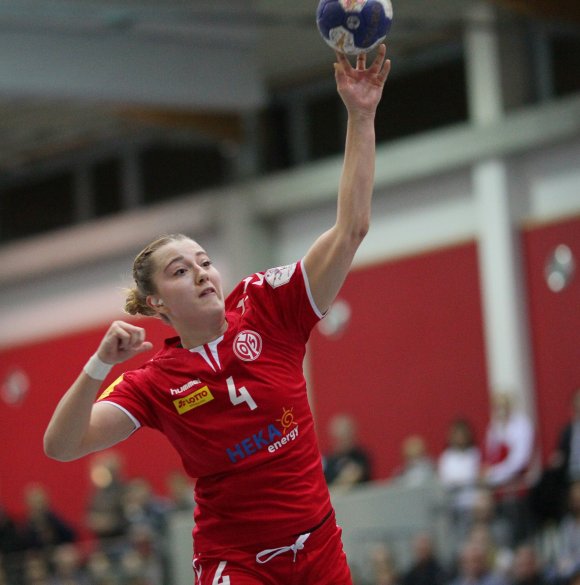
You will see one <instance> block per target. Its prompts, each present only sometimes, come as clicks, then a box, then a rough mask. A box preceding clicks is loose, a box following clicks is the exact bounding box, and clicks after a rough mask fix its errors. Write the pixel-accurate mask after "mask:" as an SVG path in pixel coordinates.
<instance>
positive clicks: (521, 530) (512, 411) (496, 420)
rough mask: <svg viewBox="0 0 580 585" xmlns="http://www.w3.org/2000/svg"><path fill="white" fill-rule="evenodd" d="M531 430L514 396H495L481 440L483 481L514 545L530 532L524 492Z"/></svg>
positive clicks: (530, 458) (528, 483) (527, 483)
mask: <svg viewBox="0 0 580 585" xmlns="http://www.w3.org/2000/svg"><path fill="white" fill-rule="evenodd" d="M533 458H534V429H533V425H532V422H531V420H530V418H529V417H528V415H527V414H525V413H524V412H523V411H521V410H518V409H517V408H515V405H514V397H513V396H512V395H511V394H508V393H497V394H496V395H495V396H494V398H493V404H492V414H491V419H490V421H489V424H488V427H487V433H486V438H485V452H484V467H483V473H482V476H483V479H484V481H485V482H486V483H487V485H488V486H489V487H491V488H492V489H493V490H494V494H495V496H496V499H497V501H498V511H499V513H500V514H502V515H504V516H506V517H507V518H508V519H509V521H510V522H511V523H512V526H513V528H514V538H515V541H516V543H519V542H521V541H522V540H524V539H525V538H527V537H528V536H529V535H530V533H531V525H530V523H531V516H530V510H529V504H528V499H527V498H528V491H529V488H530V486H531V485H532V483H534V482H533V480H532V479H531V478H530V473H531V472H532V470H533Z"/></svg>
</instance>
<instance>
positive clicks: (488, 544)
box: [465, 523, 513, 577]
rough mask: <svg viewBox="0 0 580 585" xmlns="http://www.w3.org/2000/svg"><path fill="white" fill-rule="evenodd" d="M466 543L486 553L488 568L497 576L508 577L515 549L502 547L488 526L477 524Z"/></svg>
mask: <svg viewBox="0 0 580 585" xmlns="http://www.w3.org/2000/svg"><path fill="white" fill-rule="evenodd" d="M465 542H469V543H472V544H476V545H478V546H480V547H481V548H482V549H483V551H485V558H486V563H487V566H488V568H489V569H490V570H491V571H492V572H493V573H494V574H496V575H500V576H502V577H507V575H508V573H509V570H510V568H511V564H512V561H513V549H511V548H509V547H506V546H502V545H501V544H500V543H499V542H498V541H497V540H496V538H495V536H494V534H493V532H492V531H491V528H490V526H489V525H487V524H483V523H480V524H475V525H474V526H473V527H472V528H471V530H470V532H469V534H468V535H467V539H466V540H465Z"/></svg>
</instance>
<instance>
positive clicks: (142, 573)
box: [121, 523, 164, 585]
mask: <svg viewBox="0 0 580 585" xmlns="http://www.w3.org/2000/svg"><path fill="white" fill-rule="evenodd" d="M129 544H130V546H129V547H128V548H127V550H126V551H125V553H124V554H123V556H122V558H121V569H122V573H123V576H124V581H125V582H126V583H131V584H134V585H137V584H138V585H159V584H160V583H163V582H164V569H163V563H162V562H161V558H160V556H159V554H158V549H159V542H158V535H157V534H156V533H155V531H154V530H153V528H152V527H151V526H149V525H147V524H143V523H141V524H135V525H133V526H131V528H130V530H129Z"/></svg>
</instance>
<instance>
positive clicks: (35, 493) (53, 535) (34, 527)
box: [21, 484, 76, 549]
mask: <svg viewBox="0 0 580 585" xmlns="http://www.w3.org/2000/svg"><path fill="white" fill-rule="evenodd" d="M24 500H25V504H26V515H25V518H24V522H23V525H22V535H21V536H22V545H23V548H25V549H50V548H52V547H55V546H58V545H59V544H65V543H68V542H74V540H75V538H76V534H75V532H74V530H73V529H72V528H71V527H70V526H69V525H68V524H67V523H66V522H65V521H64V520H63V519H62V518H60V516H58V514H56V512H54V511H53V510H52V509H51V506H50V501H49V497H48V494H47V492H46V490H45V489H44V488H43V487H42V486H41V485H40V484H31V485H29V486H28V487H27V488H26V490H25V492H24Z"/></svg>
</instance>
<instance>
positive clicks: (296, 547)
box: [193, 512, 352, 585]
mask: <svg viewBox="0 0 580 585" xmlns="http://www.w3.org/2000/svg"><path fill="white" fill-rule="evenodd" d="M341 534H342V529H341V528H340V527H339V526H337V524H336V519H335V515H334V512H333V513H332V514H331V515H330V517H329V518H327V519H326V520H325V522H324V523H323V524H322V525H321V526H320V527H319V528H316V529H314V530H313V531H312V532H310V533H306V534H303V535H299V536H290V537H288V538H287V539H283V540H281V541H278V542H274V543H267V544H266V545H265V546H262V547H260V546H252V547H240V548H236V549H231V550H227V551H222V552H220V553H217V554H212V553H209V554H208V553H201V554H195V555H194V557H193V569H194V572H195V584H196V585H281V584H284V585H352V579H351V576H350V570H349V568H348V564H347V562H346V555H345V554H344V551H343V548H342V541H341V539H340V535H341Z"/></svg>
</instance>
